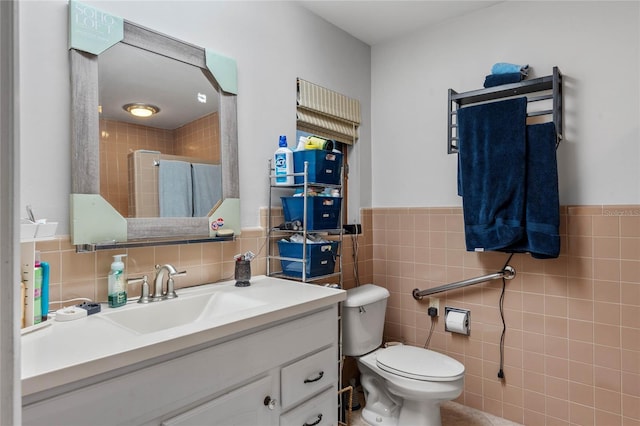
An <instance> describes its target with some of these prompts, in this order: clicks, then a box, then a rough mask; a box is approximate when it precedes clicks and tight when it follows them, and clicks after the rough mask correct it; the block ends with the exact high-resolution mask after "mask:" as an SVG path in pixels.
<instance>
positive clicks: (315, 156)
mask: <svg viewBox="0 0 640 426" xmlns="http://www.w3.org/2000/svg"><path fill="white" fill-rule="evenodd" d="M305 161H308V162H309V168H308V175H309V177H308V182H311V183H326V184H328V185H339V184H340V172H341V171H342V154H341V153H339V152H331V151H324V150H319V149H311V150H304V151H294V152H293V172H294V173H303V172H304V162H305ZM295 183H304V176H296V177H295Z"/></svg>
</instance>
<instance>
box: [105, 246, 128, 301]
mask: <svg viewBox="0 0 640 426" xmlns="http://www.w3.org/2000/svg"><path fill="white" fill-rule="evenodd" d="M125 256H126V254H116V255H114V256H113V263H112V264H111V271H110V272H109V307H110V308H117V307H119V306H123V305H126V303H127V283H126V281H125V278H124V263H123V262H122V258H123V257H125Z"/></svg>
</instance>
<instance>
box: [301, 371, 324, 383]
mask: <svg viewBox="0 0 640 426" xmlns="http://www.w3.org/2000/svg"><path fill="white" fill-rule="evenodd" d="M322 376H324V371H321V372H320V373H318V377H316V378H315V379H304V382H305V383H313V382H317V381H318V380H320V379H322Z"/></svg>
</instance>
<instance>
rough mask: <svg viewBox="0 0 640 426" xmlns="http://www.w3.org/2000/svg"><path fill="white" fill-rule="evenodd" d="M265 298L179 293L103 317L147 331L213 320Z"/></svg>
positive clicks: (129, 327)
mask: <svg viewBox="0 0 640 426" xmlns="http://www.w3.org/2000/svg"><path fill="white" fill-rule="evenodd" d="M264 304H265V302H262V301H260V300H256V299H254V298H251V297H247V296H244V295H240V294H236V293H231V292H222V291H220V292H214V293H206V294H199V295H187V296H180V297H178V298H176V299H169V300H163V301H161V302H152V303H149V304H145V305H129V306H127V307H125V308H122V310H117V311H115V310H114V311H110V312H105V313H104V314H103V315H102V317H103V318H104V319H106V320H108V321H111V322H113V323H115V324H118V325H119V326H122V327H125V328H128V329H129V330H132V331H134V332H136V333H141V334H147V333H154V332H156V331H162V330H167V329H170V328H173V327H180V326H183V325H187V324H193V323H197V322H205V321H211V320H213V319H215V318H216V317H221V316H225V315H229V314H231V313H234V312H238V311H241V310H245V309H250V308H254V307H257V306H262V305H264Z"/></svg>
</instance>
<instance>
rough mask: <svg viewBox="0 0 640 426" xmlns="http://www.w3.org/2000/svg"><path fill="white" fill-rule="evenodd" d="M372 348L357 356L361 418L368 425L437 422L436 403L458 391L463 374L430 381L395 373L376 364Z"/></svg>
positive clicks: (426, 425) (438, 424) (431, 425)
mask: <svg viewBox="0 0 640 426" xmlns="http://www.w3.org/2000/svg"><path fill="white" fill-rule="evenodd" d="M376 352H377V351H375V352H373V353H370V354H367V355H364V356H362V357H360V358H358V367H359V369H360V380H361V382H362V389H363V391H364V396H365V406H364V408H363V410H362V419H363V420H364V421H365V422H366V423H367V424H369V425H371V426H408V425H411V426H441V424H442V423H441V422H442V421H441V418H440V403H442V402H444V401H449V400H453V399H455V398H457V397H458V396H459V395H460V393H461V392H462V388H463V384H464V377H463V376H461V377H459V378H457V379H456V380H452V381H440V382H430V381H418V380H414V379H408V378H405V377H401V376H397V375H394V374H391V373H388V372H386V371H384V370H382V369H380V368H379V367H378V366H377V365H376Z"/></svg>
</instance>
